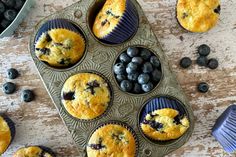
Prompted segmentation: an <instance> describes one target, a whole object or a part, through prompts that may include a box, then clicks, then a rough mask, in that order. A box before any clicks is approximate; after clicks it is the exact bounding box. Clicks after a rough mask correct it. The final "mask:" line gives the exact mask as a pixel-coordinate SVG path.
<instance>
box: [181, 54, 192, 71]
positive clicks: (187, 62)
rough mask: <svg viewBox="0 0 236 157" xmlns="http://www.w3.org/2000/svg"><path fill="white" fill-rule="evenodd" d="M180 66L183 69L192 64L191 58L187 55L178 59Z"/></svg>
mask: <svg viewBox="0 0 236 157" xmlns="http://www.w3.org/2000/svg"><path fill="white" fill-rule="evenodd" d="M179 64H180V66H181V67H182V68H184V69H186V68H188V67H190V66H191V64H192V60H191V59H190V58H189V57H184V58H182V59H181V60H180V63H179Z"/></svg>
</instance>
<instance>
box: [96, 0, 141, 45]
mask: <svg viewBox="0 0 236 157" xmlns="http://www.w3.org/2000/svg"><path fill="white" fill-rule="evenodd" d="M138 18H139V17H138V14H137V11H136V8H135V6H134V5H133V4H132V2H131V0H106V2H105V4H104V6H103V8H102V9H101V10H100V12H99V13H98V15H97V16H96V18H95V21H94V24H93V33H94V35H95V36H96V37H97V38H99V39H101V40H102V41H105V42H107V43H111V44H119V43H122V42H124V41H126V40H128V39H129V38H130V37H131V36H132V35H133V34H134V33H135V31H136V30H137V29H138V22H139V19H138Z"/></svg>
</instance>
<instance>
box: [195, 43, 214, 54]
mask: <svg viewBox="0 0 236 157" xmlns="http://www.w3.org/2000/svg"><path fill="white" fill-rule="evenodd" d="M210 52H211V48H210V47H209V46H207V45H206V44H203V45H201V46H199V47H198V53H199V55H200V56H208V55H209V54H210Z"/></svg>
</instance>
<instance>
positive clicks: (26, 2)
mask: <svg viewBox="0 0 236 157" xmlns="http://www.w3.org/2000/svg"><path fill="white" fill-rule="evenodd" d="M34 3H35V1H34V0H0V38H3V37H8V36H11V35H12V34H13V33H14V31H15V29H16V28H17V27H18V26H19V24H20V23H21V22H22V21H23V19H24V18H25V17H26V15H27V14H28V12H29V11H30V8H31V7H32V6H33V5H34Z"/></svg>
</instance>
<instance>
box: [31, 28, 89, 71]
mask: <svg viewBox="0 0 236 157" xmlns="http://www.w3.org/2000/svg"><path fill="white" fill-rule="evenodd" d="M84 51H85V41H84V39H83V37H82V36H81V35H80V34H78V33H76V32H73V31H70V30H67V29H52V30H50V31H48V32H46V33H43V34H42V35H41V37H40V38H39V40H38V41H37V43H36V45H35V53H36V56H37V57H38V58H39V59H40V60H41V61H44V62H47V63H48V64H49V65H50V66H53V67H66V66H69V65H73V64H75V63H76V62H78V61H79V60H80V59H81V58H82V56H83V54H84Z"/></svg>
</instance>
